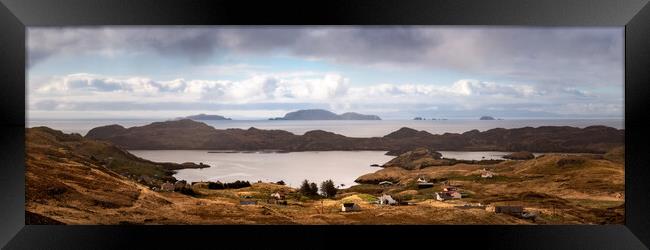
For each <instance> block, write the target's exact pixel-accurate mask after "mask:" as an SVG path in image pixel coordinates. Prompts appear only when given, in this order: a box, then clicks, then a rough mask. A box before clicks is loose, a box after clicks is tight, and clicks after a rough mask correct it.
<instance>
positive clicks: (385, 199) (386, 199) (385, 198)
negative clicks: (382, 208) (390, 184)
mask: <svg viewBox="0 0 650 250" xmlns="http://www.w3.org/2000/svg"><path fill="white" fill-rule="evenodd" d="M379 204H381V205H395V204H397V201H395V199H393V197H391V196H390V195H387V194H384V195H382V196H380V197H379Z"/></svg>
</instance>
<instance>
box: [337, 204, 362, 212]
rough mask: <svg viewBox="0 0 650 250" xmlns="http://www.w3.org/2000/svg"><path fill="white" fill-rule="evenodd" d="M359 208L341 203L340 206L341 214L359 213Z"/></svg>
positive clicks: (355, 205)
mask: <svg viewBox="0 0 650 250" xmlns="http://www.w3.org/2000/svg"><path fill="white" fill-rule="evenodd" d="M360 210H361V207H359V205H357V204H356V203H352V202H349V203H343V204H342V205H341V212H352V211H360Z"/></svg>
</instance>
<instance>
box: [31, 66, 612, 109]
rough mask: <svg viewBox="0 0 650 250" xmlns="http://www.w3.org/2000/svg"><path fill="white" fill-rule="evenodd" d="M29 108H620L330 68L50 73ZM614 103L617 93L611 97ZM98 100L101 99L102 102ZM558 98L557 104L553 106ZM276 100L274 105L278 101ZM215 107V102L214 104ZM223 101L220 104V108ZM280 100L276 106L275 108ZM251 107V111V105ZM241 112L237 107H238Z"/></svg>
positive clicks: (575, 93) (577, 96)
mask: <svg viewBox="0 0 650 250" xmlns="http://www.w3.org/2000/svg"><path fill="white" fill-rule="evenodd" d="M30 86H33V88H34V89H33V90H32V91H29V92H28V94H29V97H28V100H29V109H30V110H33V111H39V110H40V111H46V110H52V111H74V110H78V111H79V112H85V111H88V110H98V109H100V110H106V111H110V110H132V109H133V110H157V111H160V110H165V109H168V110H177V109H188V110H206V109H210V107H222V109H225V110H231V111H229V112H231V114H234V112H233V111H232V110H237V109H238V105H239V107H240V108H239V109H240V110H249V111H245V112H248V113H251V114H252V113H254V114H261V112H262V111H260V110H264V107H265V106H268V105H269V104H274V105H275V106H274V107H273V108H270V107H266V108H267V110H276V111H272V112H267V113H269V114H274V115H275V114H277V113H279V112H278V111H277V110H282V111H284V110H292V109H297V108H296V107H299V106H300V107H302V106H305V105H311V106H310V107H326V108H328V107H329V108H330V109H332V110H334V111H336V112H339V111H340V112H346V111H356V112H361V111H368V112H373V111H377V110H380V111H381V110H383V111H384V112H397V110H400V109H412V110H422V111H423V112H446V111H463V110H465V111H471V110H492V111H494V110H500V111H507V110H524V111H525V110H528V111H531V112H549V113H555V114H559V115H568V114H607V115H616V113H617V112H618V113H620V114H622V106H621V105H617V103H614V104H612V101H611V100H610V101H607V102H600V103H599V99H597V98H598V97H597V96H595V95H592V94H590V93H589V92H587V91H583V90H580V89H577V88H548V89H539V88H538V87H536V86H535V85H532V84H524V83H520V84H504V83H497V82H486V81H480V80H472V79H462V80H458V81H456V82H453V83H451V84H446V85H441V84H410V83H401V84H400V83H383V84H376V85H368V86H356V87H351V83H350V79H348V78H346V77H345V76H342V75H340V74H336V73H321V74H316V73H313V72H309V73H300V72H294V73H283V74H278V75H254V76H251V77H250V78H247V79H244V80H240V81H232V80H185V79H172V80H155V79H151V78H148V77H140V76H134V77H112V76H102V75H94V74H87V73H79V74H71V75H66V76H60V77H52V78H50V79H48V80H46V81H45V82H42V83H41V82H39V83H38V84H37V83H34V84H30ZM612 100H613V101H614V102H615V101H616V100H617V99H616V98H614V99H612ZM102 103H104V104H102ZM557 103H562V104H563V105H562V106H558V104H557ZM276 104H277V105H276ZM214 105H217V106H214ZM224 105H226V106H224ZM278 105H279V106H278ZM250 110H256V111H250ZM175 112H176V111H175ZM242 114H243V113H242Z"/></svg>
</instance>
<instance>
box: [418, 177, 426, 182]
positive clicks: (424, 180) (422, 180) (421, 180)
mask: <svg viewBox="0 0 650 250" xmlns="http://www.w3.org/2000/svg"><path fill="white" fill-rule="evenodd" d="M418 183H427V180H426V179H424V178H422V177H418Z"/></svg>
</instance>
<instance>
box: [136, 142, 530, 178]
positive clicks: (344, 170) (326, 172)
mask: <svg viewBox="0 0 650 250" xmlns="http://www.w3.org/2000/svg"><path fill="white" fill-rule="evenodd" d="M130 152H131V153H133V154H135V155H137V156H139V157H142V158H145V159H149V160H152V161H158V162H176V163H183V162H196V163H198V162H202V163H204V164H208V165H210V166H211V167H209V168H204V169H181V170H179V171H178V173H177V174H176V175H174V177H176V179H180V180H187V181H190V182H192V181H217V180H218V181H222V182H223V181H227V182H231V181H236V180H247V181H251V182H255V181H258V180H261V181H264V182H269V181H273V182H275V181H279V180H284V182H285V183H287V185H290V186H293V187H297V186H298V185H300V182H302V181H303V180H304V179H308V180H310V181H313V182H317V183H320V182H322V181H324V180H327V179H332V180H333V181H334V183H335V184H336V185H339V184H345V186H347V187H349V186H350V185H354V184H355V183H354V180H355V179H356V178H357V177H359V176H361V175H363V174H367V173H371V172H375V171H377V170H379V169H380V168H378V167H370V165H371V164H379V165H382V164H384V163H386V162H388V161H389V160H391V159H392V158H393V157H392V156H387V155H384V153H386V152H385V151H315V152H291V153H262V152H248V153H243V152H231V153H208V151H202V150H131V151H130ZM440 153H442V156H443V157H445V158H456V159H462V160H481V159H502V158H501V157H502V156H504V155H506V154H508V153H509V152H495V151H481V152H469V151H441V152H440ZM536 155H538V154H536Z"/></svg>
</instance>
